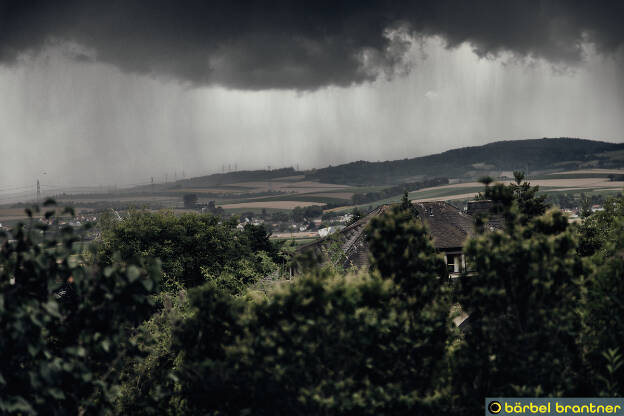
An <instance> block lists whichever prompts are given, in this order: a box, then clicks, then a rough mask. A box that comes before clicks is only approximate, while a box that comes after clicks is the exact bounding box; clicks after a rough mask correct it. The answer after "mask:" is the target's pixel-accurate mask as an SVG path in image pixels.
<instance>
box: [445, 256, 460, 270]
mask: <svg viewBox="0 0 624 416" xmlns="http://www.w3.org/2000/svg"><path fill="white" fill-rule="evenodd" d="M462 257H463V256H462V255H461V253H449V254H447V255H446V269H447V270H448V272H449V273H460V272H461V269H462Z"/></svg>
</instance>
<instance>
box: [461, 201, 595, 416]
mask: <svg viewBox="0 0 624 416" xmlns="http://www.w3.org/2000/svg"><path fill="white" fill-rule="evenodd" d="M508 215H509V216H510V217H511V220H512V221H514V223H513V224H511V226H509V227H508V228H507V230H506V231H504V232H503V231H494V232H485V231H482V232H481V233H480V234H479V235H477V236H476V237H475V238H473V239H471V240H469V241H468V243H467V244H466V246H465V253H466V255H467V256H468V258H469V264H470V270H471V271H470V273H469V274H468V275H467V276H465V277H463V278H462V279H461V280H460V282H459V285H458V288H457V291H456V299H457V300H458V302H459V303H460V304H461V306H462V308H463V309H464V310H465V311H466V312H467V313H468V314H469V315H470V318H469V319H470V327H469V329H468V330H467V331H466V332H465V334H464V336H463V340H462V342H460V343H459V344H458V345H457V346H456V349H455V352H454V355H453V361H452V367H453V373H454V380H453V385H454V397H455V398H456V401H455V406H456V411H457V413H458V414H472V413H476V412H478V411H482V402H481V401H480V400H478V399H477V398H483V397H486V396H541V395H555V396H557V395H564V396H565V395H567V396H582V395H583V394H587V393H588V392H591V388H590V386H589V381H588V378H587V377H586V373H585V369H584V366H583V354H582V349H581V347H580V336H581V333H582V319H581V314H580V311H579V305H580V303H581V300H582V298H581V295H582V290H583V289H582V288H583V281H584V279H585V278H586V277H587V274H588V270H587V268H586V266H585V265H584V262H583V261H582V260H581V259H580V258H579V257H578V256H577V255H576V239H575V235H574V233H573V232H572V230H571V229H570V227H569V226H568V222H567V218H566V217H565V216H564V215H563V214H562V213H561V212H559V211H551V212H549V213H547V214H546V215H543V216H540V217H535V218H532V219H530V220H527V219H526V213H521V212H520V209H519V208H518V205H517V204H516V203H515V202H514V203H513V204H512V206H511V208H510V209H509V211H508ZM524 221H526V224H523V223H522V222H524Z"/></svg>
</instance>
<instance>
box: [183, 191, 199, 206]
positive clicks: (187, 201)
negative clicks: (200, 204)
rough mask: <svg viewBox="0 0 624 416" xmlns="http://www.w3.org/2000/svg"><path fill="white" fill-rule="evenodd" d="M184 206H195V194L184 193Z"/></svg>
mask: <svg viewBox="0 0 624 416" xmlns="http://www.w3.org/2000/svg"><path fill="white" fill-rule="evenodd" d="M182 200H183V201H184V208H195V205H197V194H184V196H183V197H182Z"/></svg>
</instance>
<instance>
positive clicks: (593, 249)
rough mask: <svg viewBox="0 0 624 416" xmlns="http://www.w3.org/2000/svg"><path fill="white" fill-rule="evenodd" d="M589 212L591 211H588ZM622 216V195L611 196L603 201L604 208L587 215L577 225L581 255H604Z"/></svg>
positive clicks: (614, 236)
mask: <svg viewBox="0 0 624 416" xmlns="http://www.w3.org/2000/svg"><path fill="white" fill-rule="evenodd" d="M589 212H590V213H591V211H589ZM622 217H624V197H618V198H611V199H609V200H607V201H606V202H605V203H604V210H603V211H598V212H595V213H593V214H591V215H587V216H586V217H585V218H584V220H583V222H582V223H581V224H580V225H579V227H578V230H579V237H580V238H579V247H578V253H579V255H581V256H592V255H594V254H596V253H598V254H599V255H601V256H603V257H605V256H606V255H607V254H608V252H607V251H605V249H606V248H607V245H608V243H609V242H611V241H615V240H616V236H617V233H618V232H619V228H618V227H619V218H622Z"/></svg>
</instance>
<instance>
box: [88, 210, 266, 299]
mask: <svg viewBox="0 0 624 416" xmlns="http://www.w3.org/2000/svg"><path fill="white" fill-rule="evenodd" d="M236 225H237V223H236V220H235V219H234V218H232V219H228V220H223V219H222V218H221V217H217V216H213V215H203V214H202V215H200V214H184V215H180V216H176V215H174V214H173V213H172V212H160V213H151V212H147V211H132V212H130V214H129V216H128V218H126V219H125V220H124V221H121V222H116V223H114V224H112V227H111V228H108V229H104V230H102V237H101V241H100V242H99V245H98V253H99V255H100V257H101V258H102V259H103V260H104V261H109V262H111V261H112V257H111V256H112V253H114V252H119V253H120V255H121V257H122V259H126V258H132V257H134V256H150V257H158V258H160V259H161V260H162V268H163V275H164V280H165V285H166V286H167V287H172V288H178V287H179V285H182V286H183V287H193V286H197V285H200V284H202V283H203V282H205V281H206V279H217V278H218V277H219V275H220V274H221V273H224V272H226V271H231V269H232V268H233V267H237V265H239V263H240V262H244V263H245V265H246V267H247V266H249V262H250V261H251V263H252V268H253V267H254V266H253V265H256V266H257V269H256V271H257V273H256V275H255V278H260V277H262V273H264V271H265V270H264V266H263V264H262V259H261V258H257V257H256V256H255V254H258V251H257V250H265V249H266V250H269V249H271V247H272V246H271V244H270V242H269V241H268V235H267V234H266V230H265V229H264V228H263V227H261V228H255V227H252V228H249V229H247V230H246V231H244V232H243V233H240V232H239V231H238V230H237V229H236ZM269 254H270V255H275V253H273V252H270V253H269Z"/></svg>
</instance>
